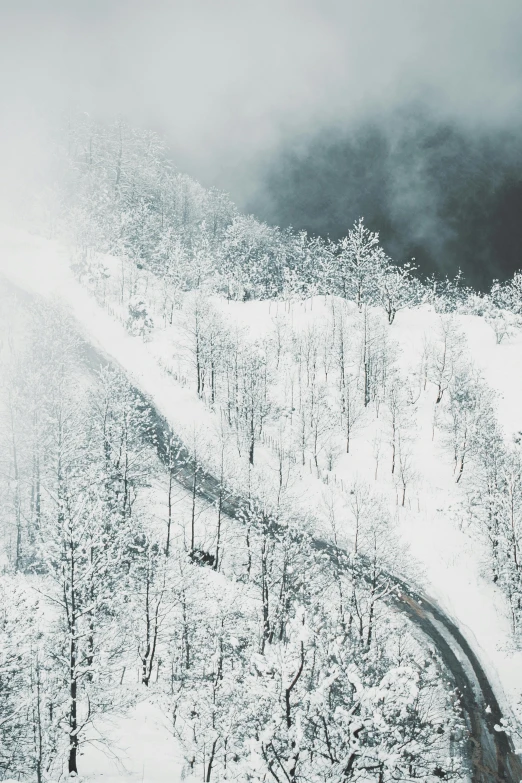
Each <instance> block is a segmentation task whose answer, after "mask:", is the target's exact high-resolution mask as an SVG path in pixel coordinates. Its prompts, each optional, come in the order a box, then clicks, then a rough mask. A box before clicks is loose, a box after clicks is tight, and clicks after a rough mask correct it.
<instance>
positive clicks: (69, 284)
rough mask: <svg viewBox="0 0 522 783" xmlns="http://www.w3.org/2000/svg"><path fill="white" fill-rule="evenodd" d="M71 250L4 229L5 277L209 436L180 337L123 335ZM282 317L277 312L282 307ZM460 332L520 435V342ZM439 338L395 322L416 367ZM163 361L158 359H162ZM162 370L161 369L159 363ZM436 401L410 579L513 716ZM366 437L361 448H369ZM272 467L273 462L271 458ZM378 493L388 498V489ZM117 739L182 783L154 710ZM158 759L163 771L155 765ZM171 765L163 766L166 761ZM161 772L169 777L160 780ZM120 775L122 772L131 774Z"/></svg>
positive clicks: (501, 620) (494, 619)
mask: <svg viewBox="0 0 522 783" xmlns="http://www.w3.org/2000/svg"><path fill="white" fill-rule="evenodd" d="M69 262H70V256H69V252H68V250H67V248H66V247H63V246H60V245H59V244H58V243H55V242H52V241H49V240H45V239H42V238H39V237H36V236H32V235H29V234H27V233H24V232H22V231H20V230H15V229H12V228H10V227H1V228H0V273H1V274H3V275H5V277H7V278H8V279H9V280H11V281H12V282H13V283H14V284H16V285H17V286H19V287H21V288H23V289H25V290H27V291H29V292H31V293H33V294H37V295H40V296H43V297H45V298H47V299H48V300H50V301H54V302H56V303H59V304H60V305H62V306H63V307H65V308H66V309H67V310H68V311H69V312H70V313H71V314H72V315H73V316H74V318H75V319H76V321H77V323H78V325H79V328H80V330H81V331H82V332H83V334H84V335H85V337H86V338H87V339H88V340H89V341H91V342H92V343H93V344H94V345H96V346H97V347H99V348H101V349H102V350H103V351H104V352H105V353H106V354H107V355H109V356H111V357H112V358H113V359H114V360H115V361H116V362H117V363H119V365H120V366H121V367H122V368H123V369H124V370H125V371H126V372H127V373H128V374H129V376H131V378H132V379H133V381H134V382H135V383H136V384H137V385H138V386H139V387H140V388H141V389H142V390H143V391H144V392H145V393H146V394H147V395H149V396H150V397H151V398H153V399H154V401H155V403H156V405H157V407H158V408H159V410H160V411H161V412H162V413H163V414H164V415H165V416H166V418H167V419H168V420H169V421H170V423H171V424H172V426H173V428H174V429H175V430H177V431H178V432H179V433H180V434H181V435H182V437H187V438H188V437H190V433H191V431H193V429H194V427H195V426H196V425H197V426H198V427H199V428H203V429H208V430H209V431H210V430H212V428H213V426H214V424H215V422H214V417H213V414H212V413H211V412H210V411H209V410H208V409H207V408H206V407H205V406H204V404H203V403H202V402H201V401H199V400H198V399H197V397H196V395H195V394H194V393H193V391H191V390H190V389H189V388H187V387H184V386H183V384H181V383H179V382H177V381H176V380H175V379H174V377H173V376H172V375H170V374H168V373H167V372H166V371H165V369H164V368H163V366H162V362H163V359H165V357H166V356H167V354H169V352H170V353H171V349H172V341H173V340H175V339H176V334H175V329H174V330H171V332H170V333H169V338H168V339H169V340H170V342H168V343H166V342H165V341H166V339H167V338H166V337H165V334H164V333H163V334H160V335H158V336H157V338H155V339H154V338H153V339H152V340H151V341H149V342H144V341H143V340H142V339H141V338H140V337H134V336H131V335H129V334H128V333H127V331H126V330H125V329H124V327H123V326H122V325H121V323H119V322H118V321H117V320H116V319H114V318H113V317H111V316H110V315H109V314H108V313H107V312H105V311H104V310H103V309H102V308H101V307H100V306H99V305H98V304H97V303H96V301H95V299H94V297H92V296H91V295H90V294H89V293H88V291H87V290H86V289H85V288H83V287H82V286H81V285H80V284H79V283H78V282H77V281H76V280H75V278H74V276H73V274H72V273H71V271H70V268H69ZM280 306H281V307H282V305H280ZM326 307H327V305H326V303H324V302H322V300H315V301H314V302H313V303H311V302H305V303H295V304H293V305H292V308H293V319H294V323H296V324H298V323H299V322H300V321H301V322H302V323H305V322H309V321H310V319H312V320H313V319H321V317H322V316H323V315H324V311H325V309H326ZM222 309H223V312H224V313H225V314H226V317H227V319H232V320H235V321H237V322H238V323H241V324H243V325H244V327H245V328H246V329H247V330H250V331H251V332H252V333H255V334H256V335H262V334H264V333H265V332H266V331H267V330H268V328H269V327H270V324H271V323H272V318H273V316H274V315H275V311H276V305H275V304H274V303H271V304H270V303H268V302H253V303H236V302H234V303H225V302H223V304H222ZM456 320H457V321H458V324H459V327H460V329H461V330H462V332H463V333H464V334H465V336H466V339H467V345H468V349H469V352H470V355H471V358H472V360H473V361H474V363H475V364H476V366H477V367H479V368H480V370H481V371H482V374H483V375H484V378H485V379H486V381H487V383H488V384H489V386H490V387H491V388H492V389H493V390H494V392H495V393H496V398H495V399H496V402H495V404H496V410H497V416H498V420H499V423H500V424H501V426H502V427H503V428H504V431H505V433H506V437H510V436H511V434H513V433H515V432H517V431H519V430H522V406H521V405H520V400H521V399H522V335H520V334H518V335H516V336H515V337H512V338H511V339H510V340H509V341H506V342H505V343H502V344H500V345H497V344H496V342H495V336H494V333H493V331H492V329H491V328H490V327H489V326H488V325H487V323H485V321H484V320H483V319H481V318H479V317H475V316H456ZM437 328H438V316H437V314H436V313H434V312H433V311H432V310H430V309H429V308H422V309H418V310H411V311H402V312H399V313H398V315H397V317H396V321H395V323H394V324H393V326H392V327H391V334H392V336H393V339H394V340H395V341H396V342H397V343H398V345H399V346H400V348H401V353H402V356H404V357H407V358H408V361H409V360H410V358H411V360H412V361H416V360H417V357H420V355H421V352H422V346H423V341H424V338H425V336H428V335H430V334H434V333H435V332H436V330H437ZM160 360H161V361H160ZM163 363H164V362H163ZM432 417H433V400H431V399H429V398H428V397H426V399H425V401H424V402H422V403H421V404H419V406H418V408H417V420H416V429H417V433H418V437H417V439H416V447H415V448H416V450H415V458H416V468H417V473H418V477H417V483H416V486H415V488H414V490H413V492H412V495H411V504H410V505H409V507H406V508H405V509H404V510H403V509H400V508H397V509H396V512H395V513H396V516H397V523H398V530H399V531H400V535H401V536H402V539H403V541H404V543H405V544H406V545H407V546H408V552H409V556H408V560H409V563H408V565H407V570H408V576H409V577H410V578H411V576H412V575H413V576H414V578H416V579H417V580H418V582H419V584H420V585H421V587H422V589H423V590H425V592H426V593H428V594H429V595H430V596H431V597H433V598H435V599H436V600H437V601H438V603H439V604H440V606H441V608H443V609H444V610H445V611H446V613H447V614H448V615H449V616H450V617H451V618H452V619H454V620H455V622H456V623H457V624H458V626H459V627H460V628H461V630H462V631H463V633H464V635H465V636H466V637H467V639H468V641H469V642H470V644H471V646H472V647H473V648H474V649H475V651H476V653H477V654H478V657H479V658H480V660H481V661H482V663H483V665H484V667H485V669H486V671H487V672H488V675H489V677H490V680H491V681H492V684H493V685H494V687H495V689H496V691H497V695H498V698H499V701H500V702H501V704H502V705H503V706H504V708H509V706H510V705H514V704H515V703H517V702H519V701H520V700H521V699H522V654H521V653H520V652H516V651H513V650H512V649H511V641H510V639H511V633H510V623H509V617H508V607H507V604H506V601H505V599H504V597H503V596H502V594H501V593H500V591H499V590H497V589H496V588H495V587H494V586H493V585H492V584H491V581H490V580H489V579H488V578H487V577H486V576H485V575H484V574H483V571H484V562H485V553H484V552H483V550H482V548H481V545H480V543H479V542H478V541H477V540H475V539H474V538H473V537H472V536H471V535H470V533H469V531H468V530H467V529H466V528H465V527H464V528H461V526H460V525H459V523H458V521H457V515H456V514H455V513H454V509H455V507H456V505H457V504H458V503H459V501H460V500H461V494H459V492H460V488H458V487H456V485H455V480H454V477H453V473H452V469H451V468H452V466H451V464H450V462H448V460H447V459H446V460H444V459H442V457H441V453H442V445H441V443H440V442H438V439H437V437H435V440H434V441H432V437H431V433H432ZM359 437H360V443H359V445H360V448H358V449H357V448H354V452H355V453H356V454H357V458H355V457H352V456H351V455H345V456H343V457H342V458H341V459H340V461H339V464H338V465H337V466H336V472H337V474H338V475H339V477H341V478H342V476H343V475H344V476H350V477H353V476H355V475H357V474H359V475H362V476H363V477H364V476H365V474H368V478H370V477H373V473H374V467H373V456H372V450H371V443H368V432H365V433H362V434H361V435H360V436H359ZM364 439H366V441H367V442H366V446H365V444H364V443H363V442H362V441H363V440H364ZM267 459H268V457H267ZM306 483H307V485H308V499H310V498H312V499H313V498H314V497H315V498H316V499H317V498H319V497H320V496H321V491H322V490H321V488H320V487H319V482H318V480H317V479H312V478H311V476H309V477H308V478H307V480H306ZM382 489H383V492H387V491H389V487H388V488H387V487H386V486H385V485H383V488H382ZM114 730H115V732H116V733H119V734H121V736H124V737H125V743H124V744H125V745H126V746H127V747H128V748H129V750H128V751H125V752H126V753H128V757H127V761H126V762H125V767H126V770H127V773H128V774H129V775H131V776H132V779H136V780H142V781H158V783H159V781H160V780H167V779H168V780H169V781H171V782H172V783H175V781H177V780H179V779H180V778H179V775H180V763H179V758H180V754H179V749H178V748H176V746H175V743H174V742H173V740H172V739H171V738H169V739H168V741H167V740H166V739H165V737H166V734H165V729H164V727H162V726H161V721H160V720H159V718H158V716H157V714H156V713H154V711H151V710H150V709H149V708H147V707H145V706H141V707H140V708H139V710H138V712H137V713H136V714H135V715H134V716H132V717H129V718H128V720H126V721H124V722H122V723H121V724H118V726H116V727H115V729H114ZM88 753H89V754H90V755H89V758H88V759H87V764H86V767H87V769H88V774H89V777H90V778H91V779H95V780H100V781H101V780H105V781H107V780H109V781H111V782H112V781H115V780H116V779H119V777H118V776H120V775H121V774H122V769H121V768H119V767H118V766H117V765H114V763H113V762H111V761H110V760H108V759H107V758H106V757H105V756H103V754H102V755H100V752H96V753H95V752H94V751H91V750H89V751H88ZM160 754H161V758H162V759H164V760H165V761H164V762H163V761H162V764H161V767H160V765H159V764H158V763H157V761H158V758H159V756H160ZM167 756H168V758H167ZM160 768H161V769H162V770H164V771H163V772H162V773H161V774H162V776H163V777H160V772H159V770H160ZM127 773H125V774H127Z"/></svg>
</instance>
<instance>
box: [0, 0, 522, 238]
mask: <svg viewBox="0 0 522 783" xmlns="http://www.w3.org/2000/svg"><path fill="white" fill-rule="evenodd" d="M0 8H1V16H2V18H1V33H0V35H1V41H0V43H1V46H0V88H1V94H2V105H3V113H4V115H5V118H4V121H3V123H2V126H3V131H2V136H3V144H2V147H3V149H4V151H5V150H6V149H8V148H10V147H13V146H14V148H16V147H21V146H22V145H21V144H20V140H21V138H23V139H24V144H25V143H26V140H27V139H28V140H29V141H30V142H34V138H35V133H34V129H35V126H36V125H38V123H39V122H42V118H43V117H45V116H52V114H53V112H56V111H58V110H60V109H62V108H65V107H67V106H77V107H80V108H82V109H84V110H87V111H89V112H91V113H92V114H94V115H95V116H99V117H101V118H103V117H105V116H112V115H114V114H116V113H123V114H124V115H126V116H127V117H129V119H130V120H131V121H134V122H138V123H141V124H143V125H147V126H152V127H155V128H156V129H158V130H159V131H161V132H162V133H164V134H165V135H166V136H167V138H168V140H169V143H170V145H171V147H172V150H173V154H174V158H175V160H176V162H177V163H178V165H179V166H180V167H181V168H184V169H186V170H187V171H189V173H192V174H194V175H195V176H197V177H199V178H200V179H201V180H202V181H203V182H204V183H205V184H217V185H219V186H221V187H224V188H226V189H229V190H230V191H231V192H232V195H233V197H234V198H235V199H236V200H238V201H239V203H240V205H245V204H250V205H252V206H254V208H256V209H257V210H259V211H261V212H264V213H265V214H266V215H267V216H269V215H270V216H271V217H272V219H275V220H282V221H284V220H286V219H287V218H288V219H290V218H291V215H288V216H286V215H284V214H282V212H281V210H280V207H279V206H278V203H279V200H280V199H279V193H278V192H274V189H273V183H274V178H273V176H272V174H271V173H270V172H273V169H274V166H276V167H277V166H279V165H281V166H283V165H284V166H286V165H287V164H288V160H289V157H290V158H291V157H292V155H293V156H294V160H299V159H300V157H299V156H301V157H303V155H304V157H306V151H305V150H306V148H307V145H310V144H311V145H312V146H311V147H310V150H311V149H314V150H317V149H318V140H320V141H321V144H320V145H319V146H320V148H321V155H320V157H322V158H323V159H324V161H325V166H326V169H327V168H328V166H329V165H330V167H331V165H334V161H333V160H330V161H328V150H327V144H326V142H327V141H328V140H329V139H330V140H334V147H335V145H336V144H339V143H341V144H342V143H346V144H347V145H348V146H350V145H351V146H352V147H353V148H354V145H355V147H357V145H359V146H360V144H361V141H360V140H361V133H362V134H363V135H364V133H365V131H362V130H361V129H364V128H374V129H375V128H377V129H378V131H374V132H376V133H377V134H378V135H380V138H381V141H380V142H379V144H381V145H384V146H385V147H386V148H387V149H388V151H390V150H391V151H393V150H397V149H399V148H400V149H401V150H402V152H401V153H400V154H389V155H386V156H385V158H383V159H382V161H381V162H380V163H379V161H380V160H381V159H380V158H379V155H378V154H377V153H376V154H377V158H376V159H375V161H374V164H372V165H374V171H373V173H371V176H369V177H366V178H365V179H364V183H363V178H362V175H361V176H359V182H360V184H361V187H365V188H366V189H369V190H370V191H371V190H372V188H373V190H374V192H375V199H376V201H375V203H378V202H379V198H380V199H381V201H382V193H380V189H381V188H382V187H384V188H385V192H386V193H387V194H388V195H389V196H390V199H392V197H393V199H392V200H393V209H394V211H395V213H396V215H400V216H403V215H404V214H405V213H406V212H407V210H408V209H410V206H411V204H413V205H414V206H415V207H416V208H417V212H419V210H418V205H419V204H420V203H425V205H426V210H425V215H424V223H423V226H420V225H416V227H415V231H416V233H417V234H418V235H419V236H418V239H419V241H424V239H423V238H424V237H426V236H429V237H431V242H432V244H433V243H434V242H435V239H436V237H438V238H439V239H440V240H441V241H442V239H443V238H444V237H443V235H444V232H447V233H448V235H451V234H452V232H454V228H452V227H451V226H446V225H442V224H441V223H440V221H439V217H438V214H437V213H438V208H439V195H438V194H437V193H434V192H431V191H430V190H429V188H428V187H427V185H426V183H427V180H428V179H429V177H426V176H425V171H424V168H425V165H426V160H425V158H423V156H422V155H421V154H420V151H419V150H420V147H419V150H418V151H417V152H416V153H415V155H413V158H414V159H415V160H414V165H408V163H407V160H406V158H407V151H404V139H407V138H408V134H409V133H410V134H411V133H412V132H414V133H415V134H417V133H418V129H417V125H416V123H417V119H416V118H415V117H413V119H412V120H411V123H412V126H413V131H412V130H411V128H410V129H409V128H408V122H409V120H408V121H406V120H405V119H404V116H405V112H403V111H402V109H401V107H411V106H418V105H420V104H422V105H423V106H424V107H427V108H423V110H422V112H425V113H426V112H427V116H429V118H430V121H433V123H434V125H433V127H436V126H437V125H440V124H441V123H442V124H444V123H446V124H448V123H449V124H450V125H452V126H453V127H456V128H458V129H459V130H458V133H460V134H463V135H464V137H466V138H470V139H471V138H473V139H475V138H476V137H477V134H478V135H480V134H482V135H484V134H486V135H488V134H489V135H490V136H495V134H499V133H503V132H504V131H506V129H507V130H509V129H513V128H515V127H517V125H518V123H519V122H520V119H521V109H522V105H521V64H522V56H521V48H520V31H521V29H522V4H521V3H520V1H519V0H496V2H492V0H436V1H435V0H429V1H428V0H358V1H357V2H355V1H354V0H170V1H169V2H167V0H164V1H163V2H160V1H159V0H140V2H137V0H33V2H27V1H26V2H24V0H2V3H1V4H0ZM408 112H410V114H411V116H413V114H414V112H413V113H411V109H408ZM422 112H421V115H422ZM408 116H410V115H408ZM419 116H420V115H419ZM425 116H426V114H425ZM369 138H370V139H371V138H372V136H371V133H369ZM8 142H9V143H8ZM473 143H474V144H475V141H474V142H473ZM417 146H418V145H417ZM421 146H422V145H421ZM363 148H364V144H363ZM303 151H304V152H303ZM334 151H335V150H334ZM367 152H368V150H366V153H367ZM366 153H365V154H366ZM296 156H297V157H296ZM8 157H9V158H10V160H11V161H13V160H14V158H13V155H12V154H11V152H10V153H9V156H8ZM348 157H350V156H348ZM381 157H382V150H381ZM428 157H429V156H428ZM479 157H480V156H479ZM351 164H353V165H354V166H355V165H357V166H359V168H360V167H361V165H363V163H362V162H361V161H360V160H358V162H357V164H355V161H354V158H353V155H352V157H351ZM381 164H382V165H381ZM378 165H379V166H380V169H379V170H377V169H376V168H375V167H376V166H378ZM393 166H395V167H396V168H395V169H394V170H391V168H392V167H393ZM365 170H367V167H366V168H365ZM347 173H348V172H347ZM269 174H270V176H269ZM348 179H350V178H347V186H346V187H347V192H348V191H349V193H348V196H349V198H348V200H349V201H350V203H354V211H362V210H357V199H358V196H357V193H356V192H355V190H354V187H353V186H352V185H350V183H349V182H348ZM351 179H352V180H357V177H355V178H354V177H351ZM269 180H270V181H269ZM271 183H272V184H271ZM325 187H326V185H325ZM283 190H284V188H283ZM338 193H339V191H336V192H335V194H332V197H333V198H337V196H338ZM293 195H294V194H292V193H288V197H289V198H292V197H293ZM312 196H313V194H312V193H310V194H309V198H310V201H311V203H310V209H309V211H308V217H307V216H306V215H304V216H303V220H304V221H305V222H306V220H308V221H309V222H313V220H312V218H313V214H314V210H315V211H317V209H316V205H314V203H313V201H314V200H313V197H312ZM364 201H365V199H361V205H362V203H363V202H364ZM366 201H369V198H366ZM372 203H373V202H372ZM389 207H390V204H387V203H384V205H383V209H382V210H381V209H380V208H379V210H375V209H374V212H375V211H376V212H381V213H382V218H383V220H386V219H388V220H389V221H390V220H391V222H392V223H393V224H394V225H396V224H397V221H399V223H400V222H401V221H400V220H399V219H398V218H397V217H394V215H393V214H390V213H389ZM401 220H402V217H401ZM402 222H403V223H404V220H402ZM407 222H408V221H406V223H407ZM410 222H411V221H410ZM325 225H326V224H324V223H323V224H321V225H318V226H317V229H318V230H321V231H323V232H324V230H325ZM413 239H414V240H415V241H416V239H415V237H414V238H413ZM414 243H415V242H413V244H414Z"/></svg>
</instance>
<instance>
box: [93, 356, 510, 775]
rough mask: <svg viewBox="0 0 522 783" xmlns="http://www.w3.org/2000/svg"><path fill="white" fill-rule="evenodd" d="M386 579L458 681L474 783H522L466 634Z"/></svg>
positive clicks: (226, 505)
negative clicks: (499, 728)
mask: <svg viewBox="0 0 522 783" xmlns="http://www.w3.org/2000/svg"><path fill="white" fill-rule="evenodd" d="M89 354H90V357H91V361H92V359H94V356H95V354H97V352H95V351H94V349H92V347H91V348H90V349H89ZM97 358H98V361H101V362H102V363H107V362H109V363H111V360H109V359H105V361H104V360H103V358H102V357H101V355H100V354H97ZM135 392H136V394H137V395H138V396H139V398H140V400H141V404H142V405H143V408H144V410H147V411H148V412H149V414H150V417H151V420H152V422H153V437H152V438H151V440H152V441H153V443H154V446H155V447H156V449H157V452H158V455H159V457H160V459H161V460H162V461H163V462H167V454H168V449H169V446H170V450H171V451H170V453H171V455H172V453H173V452H174V454H175V460H174V464H175V467H174V476H175V479H176V481H177V482H178V483H179V484H181V485H182V486H183V487H185V488H186V489H187V490H189V491H190V492H192V490H193V485H194V471H195V469H196V470H197V481H196V491H197V494H198V496H199V497H200V498H201V499H203V500H205V501H206V502H208V503H209V504H215V503H216V502H217V501H218V498H219V492H220V482H219V480H218V479H217V478H216V477H215V476H213V475H211V474H210V473H209V472H207V471H206V470H205V469H204V468H203V467H202V466H200V465H198V466H195V465H194V460H193V458H192V457H191V455H190V453H189V451H188V450H187V448H186V447H185V446H184V444H183V443H182V442H181V441H180V440H179V438H177V436H176V435H175V433H174V432H172V430H171V428H170V426H169V424H168V422H167V421H166V419H165V418H164V417H163V416H162V415H161V414H160V413H159V411H158V410H157V408H156V407H155V405H154V402H153V401H152V400H150V399H148V398H147V397H146V396H145V395H144V394H143V393H142V392H141V391H140V390H139V389H135ZM172 445H174V448H172ZM171 460H172V457H171ZM248 508H249V503H248V502H247V501H245V499H244V498H240V497H238V496H236V495H234V494H226V495H225V496H224V497H222V501H221V510H222V513H223V514H225V515H226V516H228V517H230V518H231V519H234V520H237V521H239V522H241V523H244V521H245V519H246V518H247V515H248ZM265 524H266V526H267V528H268V530H269V532H270V533H271V534H273V535H276V534H278V533H282V532H283V527H282V526H281V525H279V524H278V523H277V521H275V520H267V521H266V523H265ZM308 542H309V544H310V546H311V548H312V549H313V550H315V551H317V552H321V553H323V554H325V555H327V556H328V558H329V559H330V560H331V562H332V563H334V564H335V565H336V566H337V567H341V568H342V567H343V566H344V567H346V568H350V569H351V570H353V561H352V560H351V559H350V556H349V555H348V553H347V552H346V551H344V550H342V549H340V548H339V547H336V546H335V545H334V544H332V543H331V542H329V541H326V540H323V539H321V538H317V537H314V536H312V537H310V538H308ZM360 566H361V570H360V573H361V576H362V578H366V575H367V574H368V573H369V569H367V568H366V569H365V567H364V560H363V559H362V558H361V561H360ZM386 580H387V582H388V583H389V584H391V585H392V586H393V589H392V590H390V591H389V593H388V596H387V598H386V600H387V601H388V603H390V604H391V605H392V606H393V607H394V608H395V609H396V610H398V611H400V612H401V613H402V614H404V615H406V616H407V617H408V618H409V620H410V621H411V622H412V623H413V624H414V625H415V626H417V628H419V629H420V630H421V631H422V633H423V634H424V635H425V636H426V637H428V639H430V640H431V642H432V644H433V646H434V647H435V649H436V650H437V651H438V654H439V656H440V657H441V659H442V661H443V662H444V664H445V666H446V667H447V669H448V671H449V672H450V673H451V675H452V677H453V679H454V682H455V687H456V688H457V690H458V693H459V697H460V702H461V706H462V710H463V713H464V715H465V718H466V721H467V724H468V728H469V763H470V775H471V780H472V781H473V783H522V761H521V759H520V757H519V756H518V755H517V754H516V753H515V752H514V749H513V745H512V743H511V740H510V738H509V737H508V736H507V735H506V734H505V733H504V732H502V731H500V732H499V731H496V730H495V726H496V725H498V724H499V723H500V720H501V717H502V712H501V709H500V705H499V703H498V700H497V698H496V696H495V694H494V691H493V688H492V686H491V684H490V682H489V680H488V678H487V676H486V673H485V671H484V668H483V667H482V665H481V663H480V661H479V659H478V658H477V656H476V654H475V653H474V652H473V650H472V649H471V646H470V645H469V643H468V642H467V641H466V639H465V637H464V635H463V634H462V633H461V631H460V630H459V629H458V627H457V626H456V625H455V623H454V622H452V620H450V619H449V618H448V617H447V616H446V615H445V613H444V612H443V611H442V609H440V608H439V607H438V606H437V604H436V603H435V602H434V601H433V600H431V599H428V598H427V597H426V596H424V595H421V594H420V593H419V592H418V591H416V590H414V589H412V588H411V587H410V586H409V585H408V584H407V583H406V582H404V581H403V580H402V579H400V578H398V577H394V576H392V575H387V576H386Z"/></svg>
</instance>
